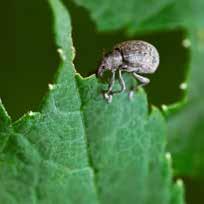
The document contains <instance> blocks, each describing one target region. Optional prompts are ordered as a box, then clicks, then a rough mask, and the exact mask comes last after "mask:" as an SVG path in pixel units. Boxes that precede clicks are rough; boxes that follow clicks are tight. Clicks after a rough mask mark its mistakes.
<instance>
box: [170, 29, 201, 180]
mask: <svg viewBox="0 0 204 204" xmlns="http://www.w3.org/2000/svg"><path fill="white" fill-rule="evenodd" d="M189 39H190V41H191V44H192V47H191V50H192V61H191V68H192V70H191V72H190V76H189V78H188V87H189V93H188V103H187V104H186V105H185V107H184V108H183V109H182V110H181V111H179V112H178V113H177V114H174V115H173V116H172V117H170V118H169V131H170V136H171V137H170V141H169V142H170V144H169V149H170V150H171V152H172V153H173V155H174V158H175V165H176V167H177V173H178V174H182V175H191V176H194V177H197V176H198V177H203V176H204V175H203V171H204V159H203V156H204V148H203V144H204V139H203V133H204V109H203V103H204V100H203V95H202V89H203V87H204V81H203V66H204V61H203V56H204V35H203V30H202V29H199V28H197V29H195V30H193V31H191V32H190V33H189ZM181 127H185V128H181Z"/></svg>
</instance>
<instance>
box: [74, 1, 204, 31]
mask: <svg viewBox="0 0 204 204" xmlns="http://www.w3.org/2000/svg"><path fill="white" fill-rule="evenodd" d="M74 1H75V2H76V3H77V4H79V5H80V6H83V7H85V8H86V9H88V10H89V11H90V14H91V17H92V18H93V20H94V21H95V22H96V24H97V28H98V30H103V31H108V30H115V29H121V28H127V30H128V31H129V32H130V33H135V32H137V33H138V32H143V33H144V32H147V31H153V30H154V31H156V30H159V31H160V30H164V29H174V28H178V27H190V26H195V25H197V26H202V25H204V21H203V8H204V2H203V0H179V1H177V0H151V1H139V0H129V1H128V3H124V1H123V0H117V1H109V0H105V1H103V3H100V2H99V1H96V0H74ZM98 5H100V7H99V6H98Z"/></svg>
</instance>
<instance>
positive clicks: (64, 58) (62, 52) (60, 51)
mask: <svg viewBox="0 0 204 204" xmlns="http://www.w3.org/2000/svg"><path fill="white" fill-rule="evenodd" d="M57 52H58V54H59V56H60V58H61V59H62V60H63V61H65V60H66V55H65V52H64V50H63V49H62V48H58V49H57Z"/></svg>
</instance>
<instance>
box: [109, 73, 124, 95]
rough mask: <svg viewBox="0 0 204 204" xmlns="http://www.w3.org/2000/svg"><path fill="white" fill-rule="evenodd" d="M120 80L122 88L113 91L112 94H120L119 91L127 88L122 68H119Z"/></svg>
mask: <svg viewBox="0 0 204 204" xmlns="http://www.w3.org/2000/svg"><path fill="white" fill-rule="evenodd" d="M118 80H119V83H120V86H121V89H120V90H118V91H113V92H112V94H119V93H122V92H124V91H125V90H126V86H125V81H124V79H123V76H122V70H120V69H119V70H118Z"/></svg>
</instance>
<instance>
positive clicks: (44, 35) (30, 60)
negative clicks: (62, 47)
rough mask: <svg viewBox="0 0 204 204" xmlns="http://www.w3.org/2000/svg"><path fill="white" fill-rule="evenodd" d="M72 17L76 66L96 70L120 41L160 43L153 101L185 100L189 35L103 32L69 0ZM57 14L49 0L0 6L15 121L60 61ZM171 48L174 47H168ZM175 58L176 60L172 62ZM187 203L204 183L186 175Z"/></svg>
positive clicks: (1, 76)
mask: <svg viewBox="0 0 204 204" xmlns="http://www.w3.org/2000/svg"><path fill="white" fill-rule="evenodd" d="M64 3H65V5H66V6H67V8H68V9H69V12H70V14H71V18H72V28H73V43H74V46H75V48H76V58H75V60H74V63H75V66H76V69H77V71H78V72H79V73H81V74H82V75H83V76H88V75H90V74H92V73H95V71H96V69H97V65H98V63H99V62H100V59H101V57H102V52H103V50H106V51H108V50H110V49H111V48H112V46H113V45H114V44H116V43H118V42H121V41H124V40H128V39H142V40H146V41H148V42H150V43H152V44H154V45H155V46H156V47H157V48H158V50H159V53H160V55H161V64H160V67H159V69H158V72H157V73H156V74H154V75H152V76H151V77H150V78H151V81H152V82H151V84H150V85H149V86H148V87H147V88H146V91H147V93H148V99H149V102H150V103H151V104H154V105H156V106H158V107H160V106H161V105H162V104H172V103H175V102H177V101H178V100H180V99H181V98H182V97H183V95H184V93H183V91H182V90H181V89H180V87H179V86H180V84H181V83H182V82H183V81H184V80H185V77H186V69H187V64H188V62H189V51H188V49H186V48H184V47H183V46H182V41H183V40H184V39H185V33H184V31H182V30H174V31H171V32H165V33H162V32H161V33H152V34H148V35H141V34H140V35H135V36H131V37H130V36H127V35H126V34H125V33H126V32H125V30H119V31H117V32H111V33H99V32H98V31H97V29H96V26H95V24H94V22H93V21H92V20H91V19H90V16H89V13H88V12H87V11H86V10H85V9H83V8H81V7H77V6H76V5H75V4H73V3H72V2H71V1H70V0H65V1H64ZM52 23H53V22H52V13H51V10H50V8H49V6H48V4H47V2H46V1H45V0H44V1H42V0H33V1H27V0H18V2H17V1H12V0H8V1H3V2H2V3H1V7H0V25H1V32H0V45H1V49H0V97H1V99H2V101H3V103H4V105H5V107H6V109H7V111H8V112H9V114H10V115H11V117H12V119H13V120H14V121H15V120H16V119H18V118H19V117H20V116H22V115H23V114H24V113H26V112H28V111H29V110H33V111H37V110H38V106H39V104H40V102H41V100H42V97H43V96H44V95H45V94H46V92H47V90H48V83H51V82H52V80H53V76H54V73H55V72H56V70H57V67H58V65H59V56H58V53H57V51H56V46H55V43H54V39H53V30H52ZM167 47H168V49H167ZM172 62H174V64H173V66H172ZM184 181H185V183H186V191H187V203H189V204H190V203H201V201H202V200H201V199H202V194H203V193H204V190H203V189H204V186H203V184H202V182H199V181H195V180H192V179H190V178H184Z"/></svg>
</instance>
